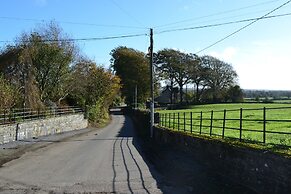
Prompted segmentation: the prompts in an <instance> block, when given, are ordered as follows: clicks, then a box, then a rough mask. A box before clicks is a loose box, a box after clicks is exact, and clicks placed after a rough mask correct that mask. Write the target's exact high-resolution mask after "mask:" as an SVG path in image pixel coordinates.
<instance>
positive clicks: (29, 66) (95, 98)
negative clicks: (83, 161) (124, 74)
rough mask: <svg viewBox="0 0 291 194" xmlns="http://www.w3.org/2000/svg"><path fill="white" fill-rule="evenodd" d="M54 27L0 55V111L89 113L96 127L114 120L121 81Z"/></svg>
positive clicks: (26, 36)
mask: <svg viewBox="0 0 291 194" xmlns="http://www.w3.org/2000/svg"><path fill="white" fill-rule="evenodd" d="M66 39H69V36H68V35H67V34H65V33H64V32H63V31H62V29H61V28H60V27H59V26H58V25H57V24H56V23H54V22H51V23H48V24H44V25H42V26H39V27H37V28H36V29H34V30H32V31H31V32H27V33H23V34H21V35H20V36H19V37H17V39H16V41H15V43H13V44H10V45H6V46H4V47H3V48H1V51H0V109H4V108H5V109H11V108H31V109H34V110H36V109H42V108H44V107H47V106H50V107H56V106H66V105H71V106H79V107H83V108H85V107H89V108H88V109H89V110H88V111H89V115H90V120H91V121H93V122H94V123H98V122H100V121H101V120H102V119H106V118H108V113H107V111H108V108H109V106H110V105H111V104H112V102H113V101H114V99H115V96H116V94H117V93H118V91H119V88H120V85H119V82H120V79H119V78H118V77H117V76H115V75H113V74H111V73H110V72H109V71H108V70H106V69H105V68H103V67H101V66H97V65H96V63H95V62H94V61H92V60H90V59H88V58H87V57H86V56H84V55H83V54H82V53H81V52H80V50H79V48H78V46H77V45H76V43H75V42H73V41H64V40H66Z"/></svg>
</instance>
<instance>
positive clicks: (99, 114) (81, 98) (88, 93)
mask: <svg viewBox="0 0 291 194" xmlns="http://www.w3.org/2000/svg"><path fill="white" fill-rule="evenodd" d="M72 85H73V86H72V91H71V92H70V95H69V100H70V101H71V102H72V101H73V104H78V105H79V106H82V107H85V106H88V107H89V113H90V117H89V119H90V120H91V121H92V122H93V123H99V122H100V121H101V120H102V119H107V118H108V109H109V106H110V105H111V104H112V103H113V101H114V99H115V97H116V96H117V94H118V92H119V89H120V79H119V78H118V77H117V76H115V75H112V74H111V73H110V72H109V71H107V70H105V69H104V68H102V67H98V66H97V65H96V64H95V63H94V62H93V61H90V60H88V59H81V60H80V61H79V62H78V63H77V64H76V65H75V66H74V67H73V70H72Z"/></svg>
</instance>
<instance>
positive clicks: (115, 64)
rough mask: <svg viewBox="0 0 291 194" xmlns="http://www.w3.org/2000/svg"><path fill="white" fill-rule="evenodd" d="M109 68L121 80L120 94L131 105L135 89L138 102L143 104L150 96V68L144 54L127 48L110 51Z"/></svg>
mask: <svg viewBox="0 0 291 194" xmlns="http://www.w3.org/2000/svg"><path fill="white" fill-rule="evenodd" d="M110 54H111V56H112V58H111V67H112V68H113V70H114V71H115V74H116V75H117V76H118V77H120V79H121V85H122V87H121V94H122V97H125V102H126V103H127V104H131V103H132V102H133V99H134V94H135V93H134V91H135V87H136V86H137V88H138V96H137V98H138V102H139V103H144V102H145V101H146V100H147V99H148V98H149V96H150V68H149V62H148V60H147V58H145V54H144V53H142V52H140V51H137V50H134V49H132V48H127V47H117V48H115V49H113V50H112V51H111V53H110Z"/></svg>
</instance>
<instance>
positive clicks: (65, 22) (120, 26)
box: [0, 16, 147, 29]
mask: <svg viewBox="0 0 291 194" xmlns="http://www.w3.org/2000/svg"><path fill="white" fill-rule="evenodd" d="M0 19H6V20H21V21H33V22H49V21H51V20H44V19H33V18H20V17H7V16H0ZM53 21H56V22H58V23H63V24H71V25H83V26H96V27H105V28H131V29H147V28H145V27H140V26H124V25H115V24H112V25H108V24H95V23H84V22H71V21H59V20H53Z"/></svg>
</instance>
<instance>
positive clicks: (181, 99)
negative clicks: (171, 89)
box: [179, 85, 183, 103]
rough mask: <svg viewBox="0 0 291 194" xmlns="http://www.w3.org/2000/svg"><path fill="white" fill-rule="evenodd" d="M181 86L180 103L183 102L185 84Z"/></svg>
mask: <svg viewBox="0 0 291 194" xmlns="http://www.w3.org/2000/svg"><path fill="white" fill-rule="evenodd" d="M179 88H180V103H182V102H183V85H179Z"/></svg>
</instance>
